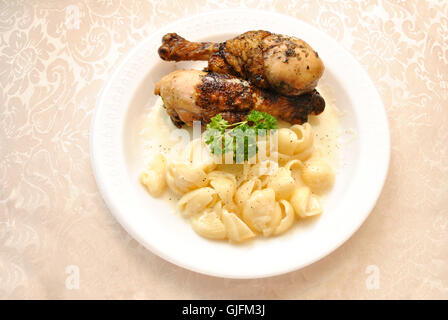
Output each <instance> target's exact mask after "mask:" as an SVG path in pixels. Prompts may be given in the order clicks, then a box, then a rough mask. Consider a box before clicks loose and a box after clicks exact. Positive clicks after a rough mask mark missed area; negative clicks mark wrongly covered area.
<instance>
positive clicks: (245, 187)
mask: <svg viewBox="0 0 448 320" xmlns="http://www.w3.org/2000/svg"><path fill="white" fill-rule="evenodd" d="M259 189H261V182H260V180H259V179H253V180H249V181H246V182H244V183H243V184H242V185H241V186H240V187H239V188H238V190H237V191H236V194H235V200H236V204H237V206H239V207H240V208H242V207H243V206H244V204H245V203H246V202H247V200H249V198H250V195H251V194H252V192H253V191H255V190H259Z"/></svg>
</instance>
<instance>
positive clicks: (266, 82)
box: [159, 30, 324, 96]
mask: <svg viewBox="0 0 448 320" xmlns="http://www.w3.org/2000/svg"><path fill="white" fill-rule="evenodd" d="M159 56H160V57H161V58H162V59H163V60H167V61H182V60H208V68H207V70H208V71H211V72H215V73H222V74H230V75H234V76H237V77H241V78H244V79H246V80H249V81H250V82H252V83H253V84H254V85H256V86H258V87H260V88H263V89H271V90H274V91H276V92H278V93H280V94H283V95H288V96H297V95H301V94H303V93H306V92H311V91H312V90H313V89H314V88H315V87H316V85H317V82H318V80H319V78H320V77H321V76H322V74H323V71H324V64H323V62H322V60H321V59H320V58H319V55H318V54H317V52H316V51H314V50H313V48H311V46H310V45H309V44H307V43H306V42H305V41H303V40H301V39H298V38H295V37H290V36H284V35H279V34H275V33H271V32H268V31H262V30H259V31H249V32H246V33H243V34H241V35H239V36H238V37H236V38H233V39H230V40H227V41H225V42H223V43H213V42H190V41H187V40H185V39H184V38H182V37H181V36H179V35H177V34H176V33H168V34H166V35H165V36H164V37H163V38H162V45H161V47H160V48H159Z"/></svg>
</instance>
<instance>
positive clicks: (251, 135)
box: [205, 110, 277, 163]
mask: <svg viewBox="0 0 448 320" xmlns="http://www.w3.org/2000/svg"><path fill="white" fill-rule="evenodd" d="M271 129H277V119H275V117H273V116H271V115H270V114H269V113H266V112H262V111H256V110H252V111H251V112H250V113H249V114H248V115H247V117H246V120H245V121H241V122H237V123H232V124H229V122H228V121H227V120H225V119H223V117H222V116H221V114H218V115H216V116H214V117H213V118H211V119H210V123H209V124H207V130H206V132H205V143H206V144H208V145H209V147H210V150H211V152H212V153H213V154H214V155H217V156H221V155H223V154H225V153H227V152H231V151H233V160H234V161H235V162H236V163H241V162H243V161H245V160H248V159H249V158H251V157H252V156H254V155H255V154H256V153H257V151H258V147H257V139H256V136H257V135H260V136H264V135H266V133H267V131H268V130H271Z"/></svg>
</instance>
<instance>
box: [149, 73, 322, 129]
mask: <svg viewBox="0 0 448 320" xmlns="http://www.w3.org/2000/svg"><path fill="white" fill-rule="evenodd" d="M154 93H155V94H157V95H160V96H161V97H162V99H163V102H164V105H165V108H166V109H167V113H168V114H169V115H170V117H171V120H172V121H173V123H174V124H175V125H176V126H178V127H180V126H182V124H184V123H186V124H187V125H190V126H191V125H193V121H201V122H202V124H204V125H205V124H207V123H209V122H210V118H212V117H214V116H215V115H217V114H218V113H221V114H222V116H223V118H224V119H226V120H227V121H229V122H230V123H235V122H239V121H242V120H244V119H245V118H246V115H247V114H248V113H249V112H250V111H251V110H253V109H255V110H259V111H265V112H268V113H270V114H271V115H273V116H274V117H277V118H280V119H283V120H285V121H288V122H290V123H294V124H295V123H299V124H301V123H304V122H306V121H307V120H308V115H309V114H319V113H321V112H322V111H323V110H324V108H325V101H324V99H323V98H322V97H321V96H320V95H319V93H318V92H317V91H316V90H314V91H312V92H310V93H306V94H303V95H301V96H297V97H285V96H282V95H279V94H277V93H274V92H272V91H265V90H262V89H260V88H258V87H255V86H253V85H252V84H250V83H249V82H248V81H245V80H241V79H239V78H236V77H233V76H230V75H227V74H218V73H207V72H204V71H199V70H177V71H174V72H172V73H170V74H168V75H166V76H164V77H163V78H162V79H161V80H160V81H159V82H158V83H157V84H156V87H155V90H154Z"/></svg>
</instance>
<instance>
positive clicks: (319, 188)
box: [301, 160, 334, 193]
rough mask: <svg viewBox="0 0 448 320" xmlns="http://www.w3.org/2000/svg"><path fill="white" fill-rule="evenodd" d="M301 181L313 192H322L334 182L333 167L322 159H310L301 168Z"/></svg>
mask: <svg viewBox="0 0 448 320" xmlns="http://www.w3.org/2000/svg"><path fill="white" fill-rule="evenodd" d="M301 177H302V180H303V182H304V183H305V184H306V185H307V186H309V187H310V188H311V190H312V191H313V192H317V193H319V192H323V191H325V190H328V189H329V188H331V186H332V185H333V183H334V172H333V169H332V168H331V167H330V166H329V165H328V164H327V163H326V162H324V161H322V160H310V161H308V162H306V163H305V165H304V167H303V168H302V170H301Z"/></svg>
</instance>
